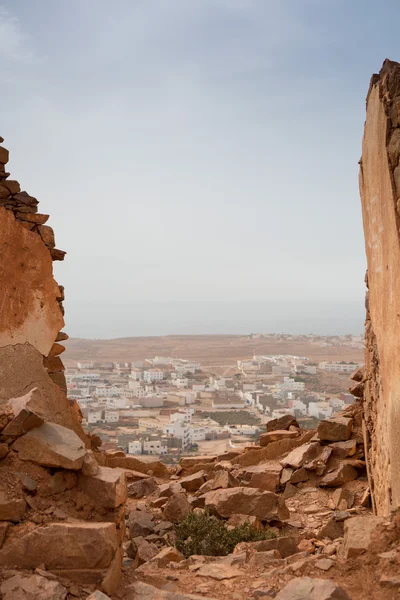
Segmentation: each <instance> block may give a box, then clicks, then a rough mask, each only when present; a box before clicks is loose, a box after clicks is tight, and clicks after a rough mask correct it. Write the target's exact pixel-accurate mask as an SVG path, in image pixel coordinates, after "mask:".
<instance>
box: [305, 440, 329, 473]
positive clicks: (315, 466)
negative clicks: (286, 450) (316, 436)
mask: <svg viewBox="0 0 400 600" xmlns="http://www.w3.org/2000/svg"><path fill="white" fill-rule="evenodd" d="M332 452H333V450H332V448H329V446H325V447H324V448H321V451H320V452H319V453H318V454H317V456H316V457H315V458H313V459H312V460H309V461H308V462H306V463H304V468H305V469H307V470H308V471H315V473H316V475H322V474H323V473H324V471H325V469H326V463H327V462H328V460H329V458H330V456H331V454H332Z"/></svg>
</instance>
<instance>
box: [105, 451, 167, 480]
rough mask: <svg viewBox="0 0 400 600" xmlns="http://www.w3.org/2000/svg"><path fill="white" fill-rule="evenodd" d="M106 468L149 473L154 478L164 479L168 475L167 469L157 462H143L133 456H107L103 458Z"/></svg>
mask: <svg viewBox="0 0 400 600" xmlns="http://www.w3.org/2000/svg"><path fill="white" fill-rule="evenodd" d="M105 466H106V467H112V468H115V467H119V468H120V469H130V470H132V471H138V472H139V473H146V474H147V473H149V472H150V471H152V475H154V476H155V477H166V476H167V475H168V469H167V467H166V466H165V465H164V464H163V463H162V462H161V461H159V460H154V461H148V462H147V461H144V460H140V459H139V458H136V457H134V456H114V455H113V456H107V455H106V458H105Z"/></svg>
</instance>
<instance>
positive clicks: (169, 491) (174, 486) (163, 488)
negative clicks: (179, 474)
mask: <svg viewBox="0 0 400 600" xmlns="http://www.w3.org/2000/svg"><path fill="white" fill-rule="evenodd" d="M180 492H184V489H183V487H182V486H181V484H180V483H179V481H172V482H171V483H163V484H162V485H160V486H159V488H158V494H157V496H158V497H163V498H170V497H171V496H173V495H174V494H179V493H180Z"/></svg>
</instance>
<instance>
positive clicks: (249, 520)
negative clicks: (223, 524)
mask: <svg viewBox="0 0 400 600" xmlns="http://www.w3.org/2000/svg"><path fill="white" fill-rule="evenodd" d="M246 524H249V525H251V526H252V527H253V528H254V529H263V525H262V523H261V521H260V519H258V518H257V517H255V516H254V515H241V514H237V515H231V516H230V517H229V519H228V525H230V526H231V527H239V526H241V525H246Z"/></svg>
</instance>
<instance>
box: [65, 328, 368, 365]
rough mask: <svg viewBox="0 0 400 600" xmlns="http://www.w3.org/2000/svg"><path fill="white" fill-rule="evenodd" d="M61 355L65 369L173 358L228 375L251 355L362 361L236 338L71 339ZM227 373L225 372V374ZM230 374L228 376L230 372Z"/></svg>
mask: <svg viewBox="0 0 400 600" xmlns="http://www.w3.org/2000/svg"><path fill="white" fill-rule="evenodd" d="M66 347H67V351H66V352H65V353H64V354H63V357H62V358H63V361H64V364H65V365H66V366H70V367H73V366H76V362H77V361H79V360H94V361H118V360H121V361H122V360H125V361H134V360H143V359H145V358H151V357H153V356H156V355H159V356H175V357H180V358H185V359H189V360H198V361H200V362H201V363H202V364H203V365H206V366H207V368H208V369H210V368H213V369H214V370H215V371H216V373H217V374H222V373H226V374H228V372H229V368H232V367H234V366H235V363H236V361H237V360H242V359H245V358H249V357H252V356H253V355H254V354H292V355H297V356H307V357H309V358H310V359H311V360H313V361H315V362H318V361H320V360H348V361H350V360H351V361H363V360H364V355H363V351H362V350H358V349H352V348H347V347H345V346H343V347H342V346H340V347H335V346H328V347H321V346H319V345H316V344H313V343H310V342H309V341H269V340H265V339H248V338H247V337H243V336H238V335H203V336H196V335H194V336H165V337H136V338H120V339H115V340H86V339H78V338H71V339H70V340H68V342H66ZM227 371H228V372H227ZM229 374H231V372H229Z"/></svg>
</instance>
